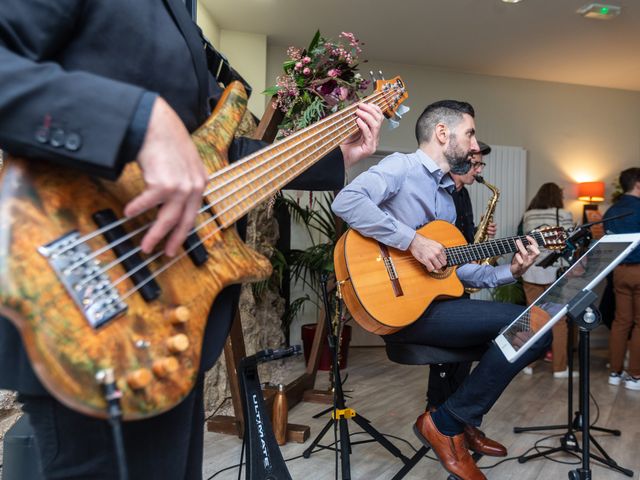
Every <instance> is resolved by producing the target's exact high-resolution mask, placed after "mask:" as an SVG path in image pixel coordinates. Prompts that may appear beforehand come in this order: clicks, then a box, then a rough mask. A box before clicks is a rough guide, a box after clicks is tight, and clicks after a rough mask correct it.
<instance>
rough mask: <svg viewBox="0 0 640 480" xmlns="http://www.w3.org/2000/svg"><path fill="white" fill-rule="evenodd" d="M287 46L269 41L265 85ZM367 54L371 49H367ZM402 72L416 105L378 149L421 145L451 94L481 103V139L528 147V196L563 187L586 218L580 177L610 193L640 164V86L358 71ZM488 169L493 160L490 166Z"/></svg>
mask: <svg viewBox="0 0 640 480" xmlns="http://www.w3.org/2000/svg"><path fill="white" fill-rule="evenodd" d="M285 50H286V48H285V47H269V50H268V53H269V57H268V64H267V79H268V80H267V83H269V84H271V83H273V82H274V79H275V77H276V75H279V74H280V72H281V71H282V61H283V60H284V57H285ZM365 57H366V51H365ZM369 70H373V71H378V70H382V71H383V72H384V73H385V75H386V76H387V78H390V77H393V76H396V75H400V76H401V77H402V78H403V79H404V81H405V83H406V85H407V88H408V91H409V98H408V99H407V101H406V102H405V104H407V105H409V106H410V107H411V111H410V112H409V113H408V114H407V115H405V117H404V119H403V121H402V123H401V125H400V127H399V128H398V129H397V130H395V131H392V132H387V131H385V132H383V134H382V136H381V141H380V149H381V150H390V151H394V150H404V151H406V150H411V149H414V148H415V147H416V141H415V137H414V133H413V131H414V126H415V121H416V119H417V118H418V116H419V114H420V113H421V112H422V110H423V109H424V107H426V106H427V105H428V104H429V103H431V102H433V101H436V100H440V99H444V98H453V99H459V100H466V101H468V102H470V103H471V104H473V106H474V107H475V109H476V126H477V129H478V137H479V138H480V139H481V140H483V141H484V142H486V143H489V144H492V143H493V144H498V145H513V146H520V147H523V148H525V149H526V150H527V151H528V152H529V155H528V165H527V202H528V201H529V200H530V199H531V198H532V197H533V195H534V194H535V193H536V191H537V189H538V187H540V185H542V184H543V183H546V182H549V181H553V182H556V183H558V184H559V185H560V186H561V187H563V188H564V189H565V199H566V206H567V208H569V209H570V210H572V212H573V213H574V216H576V217H581V211H582V210H581V209H582V203H580V202H578V201H577V200H575V197H576V192H575V183H576V182H578V181H592V180H593V181H595V180H602V181H605V183H606V186H607V196H609V194H610V193H611V191H612V187H611V183H612V182H613V180H614V179H615V178H617V176H618V174H619V172H620V170H623V169H624V168H628V167H631V166H638V165H640V135H639V133H640V132H639V125H640V92H632V91H624V90H613V89H606V88H595V87H583V86H575V85H568V84H560V83H551V82H539V81H531V80H519V79H513V78H505V77H491V76H486V75H472V74H465V73H455V72H449V71H443V70H437V69H432V68H427V67H421V66H415V65H404V64H394V63H389V62H385V63H382V62H375V61H371V62H369V63H366V64H363V65H362V68H361V71H362V73H363V74H364V73H366V72H368V71H369ZM488 168H490V166H489V167H488Z"/></svg>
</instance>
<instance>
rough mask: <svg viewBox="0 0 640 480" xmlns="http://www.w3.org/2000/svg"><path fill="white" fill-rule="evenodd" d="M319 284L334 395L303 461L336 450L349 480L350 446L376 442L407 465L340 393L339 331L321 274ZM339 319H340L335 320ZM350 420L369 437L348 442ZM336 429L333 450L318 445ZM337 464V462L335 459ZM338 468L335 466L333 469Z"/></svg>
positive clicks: (396, 450)
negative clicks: (315, 451) (316, 452)
mask: <svg viewBox="0 0 640 480" xmlns="http://www.w3.org/2000/svg"><path fill="white" fill-rule="evenodd" d="M321 285H322V299H323V303H324V309H325V322H326V324H327V340H328V343H329V350H330V352H331V357H332V360H333V362H332V366H331V368H332V371H333V383H334V395H333V408H332V409H331V410H332V414H331V419H329V421H328V422H327V423H326V425H325V426H324V427H323V428H322V430H321V431H320V433H319V434H318V436H317V437H316V438H315V439H314V440H313V442H311V445H310V446H309V448H307V449H306V450H305V451H304V452H303V454H302V455H303V456H304V458H309V457H310V456H311V453H312V452H313V449H314V448H316V447H320V448H322V449H329V450H335V451H336V455H337V453H338V452H340V460H341V472H342V479H343V480H349V479H351V465H350V458H349V456H350V455H351V446H352V445H357V444H361V443H370V442H378V443H379V444H380V445H382V446H383V447H384V448H386V449H387V450H388V451H389V452H391V453H392V454H393V455H395V456H396V457H398V458H400V459H401V460H402V462H403V463H405V464H406V463H408V462H409V461H410V460H409V459H408V458H407V457H406V456H404V455H403V454H402V452H401V451H400V450H399V449H398V448H397V447H396V446H395V445H394V444H393V443H391V442H390V441H389V440H387V439H386V438H385V437H384V435H382V434H381V433H380V432H378V431H377V430H376V429H375V428H374V427H373V426H372V425H371V422H369V420H367V419H366V418H365V417H363V416H362V415H359V414H357V413H356V412H355V410H353V409H351V408H347V405H346V401H345V397H344V392H343V390H342V378H341V376H340V364H339V361H338V360H339V359H338V342H339V341H340V328H335V329H334V328H333V326H332V324H331V306H330V304H329V294H328V292H327V275H326V274H324V275H323V276H322V279H321ZM336 308H337V309H338V315H339V314H340V302H339V300H338V306H337V307H336ZM338 318H339V317H338ZM349 420H353V422H355V424H356V425H358V426H359V427H360V428H362V430H364V431H365V432H366V433H368V434H369V435H370V436H371V438H370V439H368V440H363V441H359V442H353V443H352V442H351V440H350V438H349V422H348V421H349ZM332 426H333V427H334V429H335V428H339V441H337V443H336V444H335V446H333V447H329V446H325V445H320V442H321V441H322V438H323V437H324V436H325V434H326V433H327V432H328V431H329V429H330V428H331V427H332ZM336 461H337V460H336ZM336 468H337V466H336Z"/></svg>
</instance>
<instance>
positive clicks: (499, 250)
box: [444, 232, 544, 266]
mask: <svg viewBox="0 0 640 480" xmlns="http://www.w3.org/2000/svg"><path fill="white" fill-rule="evenodd" d="M529 236H531V237H533V239H534V240H535V241H536V243H537V245H538V246H539V247H544V239H543V238H542V235H541V234H540V232H532V233H530V234H529ZM516 240H521V241H522V243H523V244H524V246H525V247H526V246H527V245H528V244H529V241H528V240H527V238H526V237H525V236H515V237H506V238H500V239H494V240H489V241H488V242H482V243H472V244H470V245H462V246H459V247H449V248H445V249H444V250H445V253H446V255H447V265H450V266H454V265H462V264H463V263H468V262H474V261H477V260H484V259H485V258H491V257H498V256H500V255H506V254H507V253H514V252H517V251H518V247H517V246H516Z"/></svg>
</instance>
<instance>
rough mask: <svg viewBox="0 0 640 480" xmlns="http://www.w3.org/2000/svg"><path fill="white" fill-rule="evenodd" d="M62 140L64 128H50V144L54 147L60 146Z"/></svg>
mask: <svg viewBox="0 0 640 480" xmlns="http://www.w3.org/2000/svg"><path fill="white" fill-rule="evenodd" d="M64 141H65V135H64V130H62V129H61V128H52V129H51V140H49V143H50V144H51V146H52V147H56V148H57V147H61V146H63V145H64Z"/></svg>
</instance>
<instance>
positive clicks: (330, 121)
mask: <svg viewBox="0 0 640 480" xmlns="http://www.w3.org/2000/svg"><path fill="white" fill-rule="evenodd" d="M397 90H400V91H402V90H401V89H400V88H399V87H397V86H395V85H393V86H391V87H390V88H389V89H387V90H383V91H379V92H376V93H374V94H371V95H370V96H369V97H366V98H364V99H362V100H361V101H359V102H357V103H354V104H352V105H349V106H348V107H346V108H344V109H343V110H340V111H338V112H335V113H333V114H331V115H329V116H328V117H326V118H324V119H322V120H321V121H320V122H318V123H316V124H315V125H313V126H312V127H311V128H309V129H308V130H306V129H304V130H300V131H298V132H295V133H293V134H292V135H290V136H289V137H287V138H286V139H285V140H283V141H282V142H279V143H277V144H274V145H268V146H266V147H264V148H262V149H260V150H258V151H257V152H254V153H252V154H250V155H248V156H247V157H245V158H243V159H241V160H239V161H238V162H234V163H233V164H230V165H226V166H225V167H223V168H221V169H220V170H216V171H215V172H213V173H212V174H211V175H210V176H209V177H207V184H208V183H211V182H213V181H214V180H216V179H217V178H218V177H219V176H222V175H224V174H226V173H229V172H232V173H233V172H236V171H238V170H240V174H239V175H237V176H236V177H230V178H228V179H227V180H226V182H223V183H217V184H216V185H215V186H214V188H213V189H211V190H208V191H205V192H204V193H203V197H204V196H206V195H210V194H211V193H214V192H215V191H217V190H219V189H221V188H224V187H226V186H228V185H229V184H230V183H232V182H233V181H235V180H237V179H238V178H241V177H242V176H244V174H245V173H246V171H243V170H242V169H241V168H240V167H242V166H243V165H245V164H246V163H247V162H250V161H252V160H254V159H255V158H256V157H258V156H259V155H262V154H264V153H267V152H268V151H270V150H276V149H277V148H278V147H282V146H283V145H284V144H286V146H287V147H288V148H287V149H285V150H284V152H287V151H289V150H291V149H294V148H295V147H298V146H299V145H300V144H304V143H305V141H307V139H306V137H305V138H304V139H302V141H301V142H298V143H295V142H293V140H296V139H297V138H298V137H300V136H304V135H306V134H308V133H310V132H312V131H316V130H317V132H316V133H321V132H322V131H323V129H324V130H327V129H328V128H332V127H333V126H335V125H336V123H339V122H341V121H343V120H344V118H345V117H348V115H347V114H349V113H355V111H356V110H357V107H358V105H360V104H361V103H375V104H376V105H378V104H379V103H382V104H383V105H384V104H386V106H387V107H389V106H390V104H389V99H390V98H392V97H393V96H394V94H396V93H397ZM381 97H382V98H381ZM381 101H382V102H381ZM378 106H381V105H378ZM354 116H355V115H354ZM336 120H337V121H336ZM318 127H324V128H318ZM279 154H282V152H279ZM268 160H269V159H266V160H265V161H263V162H262V163H257V164H256V165H255V167H254V169H255V168H259V167H260V166H262V165H264V164H265V163H266V162H268ZM248 171H251V170H248ZM205 210H206V209H205ZM202 211H204V210H202ZM143 213H144V212H141V213H140V214H138V215H136V216H134V217H123V218H121V219H119V220H117V221H115V222H112V223H110V224H108V225H105V226H103V227H101V228H100V229H98V230H94V231H93V232H90V233H88V234H86V235H84V236H83V237H80V238H78V239H77V240H75V241H74V242H72V243H71V244H69V245H66V246H65V247H64V248H63V249H61V250H59V251H56V252H55V255H61V254H63V253H65V252H66V251H68V250H70V249H72V248H75V247H76V246H78V245H80V244H82V243H86V242H87V241H89V240H91V239H93V238H95V237H96V236H98V235H101V234H103V233H105V232H107V231H109V230H111V229H113V228H116V227H118V226H120V225H123V224H124V223H126V222H127V221H129V220H131V219H132V218H136V217H137V216H139V215H142V214H143ZM199 213H200V212H199ZM152 224H153V222H150V223H148V224H147V225H145V227H149V226H151V225H152Z"/></svg>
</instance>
